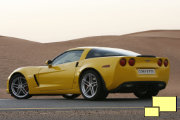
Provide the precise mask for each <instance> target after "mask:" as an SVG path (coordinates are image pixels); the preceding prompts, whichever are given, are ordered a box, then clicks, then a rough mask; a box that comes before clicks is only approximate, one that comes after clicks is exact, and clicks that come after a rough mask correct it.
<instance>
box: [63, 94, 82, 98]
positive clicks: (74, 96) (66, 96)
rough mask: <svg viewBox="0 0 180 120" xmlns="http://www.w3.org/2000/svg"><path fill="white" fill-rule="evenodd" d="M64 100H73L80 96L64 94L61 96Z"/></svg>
mask: <svg viewBox="0 0 180 120" xmlns="http://www.w3.org/2000/svg"><path fill="white" fill-rule="evenodd" d="M62 96H63V97H64V98H66V99H75V98H77V97H79V96H80V94H64V95H62Z"/></svg>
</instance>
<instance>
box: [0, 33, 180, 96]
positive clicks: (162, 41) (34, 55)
mask: <svg viewBox="0 0 180 120" xmlns="http://www.w3.org/2000/svg"><path fill="white" fill-rule="evenodd" d="M80 46H106V47H116V48H122V49H128V50H132V51H135V52H139V53H141V54H153V55H156V56H161V57H168V58H169V60H170V64H171V73H170V80H169V84H168V86H167V88H166V89H165V90H163V91H161V92H160V94H159V95H163V96H180V87H179V85H180V80H179V78H180V74H179V73H180V62H179V61H180V47H179V46H180V30H166V31H164V30H156V31H145V32H139V33H133V34H128V35H122V36H96V37H87V38H81V39H76V40H71V41H65V42H55V43H44V44H43V43H36V42H31V41H27V40H22V39H17V38H11V37H4V36H0V63H1V66H0V98H8V97H9V95H7V94H6V93H5V88H6V80H7V77H8V75H9V74H10V73H11V72H12V71H13V70H14V69H16V68H18V67H21V66H29V65H44V61H45V60H47V59H52V58H53V57H55V56H57V55H58V54H60V53H61V52H63V51H64V50H66V49H69V48H73V47H80ZM110 97H134V96H133V95H132V94H130V95H128V94H127V95H124V94H119V95H118V94H115V95H110Z"/></svg>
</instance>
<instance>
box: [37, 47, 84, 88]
mask: <svg viewBox="0 0 180 120" xmlns="http://www.w3.org/2000/svg"><path fill="white" fill-rule="evenodd" d="M82 52H83V50H71V51H67V52H65V53H63V54H61V55H59V56H58V57H56V58H55V59H54V60H53V61H52V63H51V64H50V65H49V66H47V67H45V68H43V69H41V70H40V71H39V74H38V75H37V81H38V82H39V88H40V90H42V91H51V90H65V89H72V86H73V81H74V74H75V71H76V66H77V64H78V60H79V59H80V57H81V54H82Z"/></svg>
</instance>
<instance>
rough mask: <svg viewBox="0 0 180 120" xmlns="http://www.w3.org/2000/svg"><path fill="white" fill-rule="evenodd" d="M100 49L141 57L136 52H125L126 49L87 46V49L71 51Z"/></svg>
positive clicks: (78, 48)
mask: <svg viewBox="0 0 180 120" xmlns="http://www.w3.org/2000/svg"><path fill="white" fill-rule="evenodd" d="M94 48H95V49H100V50H112V51H119V52H122V53H127V54H128V53H129V54H130V53H131V54H134V55H140V54H139V53H136V52H133V51H130V50H125V49H120V48H110V47H96V46H87V47H86V46H85V47H77V48H72V49H69V50H81V49H89V50H91V49H94Z"/></svg>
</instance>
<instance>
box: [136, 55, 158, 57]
mask: <svg viewBox="0 0 180 120" xmlns="http://www.w3.org/2000/svg"><path fill="white" fill-rule="evenodd" d="M136 57H153V58H155V57H156V56H154V55H138V56H136Z"/></svg>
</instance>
